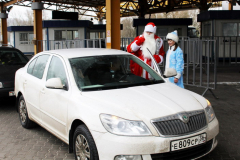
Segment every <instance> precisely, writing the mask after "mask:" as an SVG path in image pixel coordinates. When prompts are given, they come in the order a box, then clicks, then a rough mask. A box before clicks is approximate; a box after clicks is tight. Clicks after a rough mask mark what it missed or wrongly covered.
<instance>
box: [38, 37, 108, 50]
mask: <svg viewBox="0 0 240 160" xmlns="http://www.w3.org/2000/svg"><path fill="white" fill-rule="evenodd" d="M37 42H38V43H37V44H38V45H41V48H42V50H43V51H47V50H56V49H68V48H105V46H106V44H105V39H79V40H62V41H56V40H49V41H47V40H42V41H37Z"/></svg>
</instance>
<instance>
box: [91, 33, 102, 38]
mask: <svg viewBox="0 0 240 160" xmlns="http://www.w3.org/2000/svg"><path fill="white" fill-rule="evenodd" d="M99 38H105V32H90V39H99Z"/></svg>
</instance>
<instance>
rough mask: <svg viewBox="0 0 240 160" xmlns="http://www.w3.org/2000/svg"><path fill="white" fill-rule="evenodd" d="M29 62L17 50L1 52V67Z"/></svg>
mask: <svg viewBox="0 0 240 160" xmlns="http://www.w3.org/2000/svg"><path fill="white" fill-rule="evenodd" d="M27 62H28V59H27V58H26V57H24V56H23V55H22V54H21V53H19V52H18V51H16V50H0V64H1V65H22V64H26V63H27Z"/></svg>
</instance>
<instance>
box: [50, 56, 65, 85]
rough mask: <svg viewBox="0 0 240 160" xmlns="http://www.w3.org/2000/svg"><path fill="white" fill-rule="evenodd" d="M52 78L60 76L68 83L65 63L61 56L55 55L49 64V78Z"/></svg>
mask: <svg viewBox="0 0 240 160" xmlns="http://www.w3.org/2000/svg"><path fill="white" fill-rule="evenodd" d="M50 78H60V79H61V81H62V84H63V85H66V83H67V76H66V72H65V69H64V65H63V63H62V61H61V59H60V58H58V57H56V56H53V58H52V60H51V63H50V65H49V69H48V73H47V80H48V79H50Z"/></svg>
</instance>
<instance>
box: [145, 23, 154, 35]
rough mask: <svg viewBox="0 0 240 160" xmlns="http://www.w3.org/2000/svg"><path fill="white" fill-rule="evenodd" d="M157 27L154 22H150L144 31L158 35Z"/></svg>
mask: <svg viewBox="0 0 240 160" xmlns="http://www.w3.org/2000/svg"><path fill="white" fill-rule="evenodd" d="M156 30H157V27H156V26H155V24H154V23H153V22H149V23H148V24H147V25H146V26H145V29H144V32H152V33H156Z"/></svg>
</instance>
